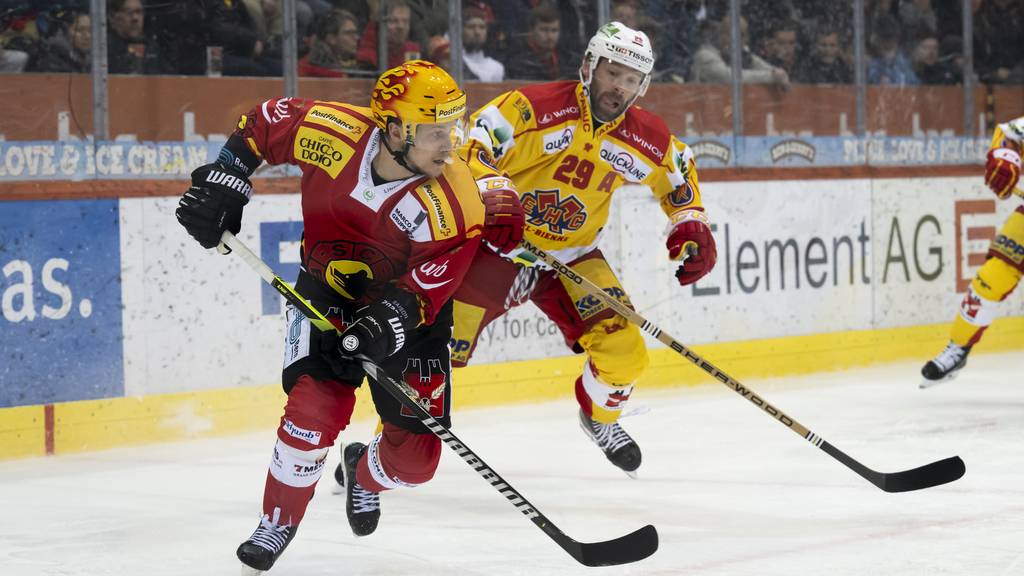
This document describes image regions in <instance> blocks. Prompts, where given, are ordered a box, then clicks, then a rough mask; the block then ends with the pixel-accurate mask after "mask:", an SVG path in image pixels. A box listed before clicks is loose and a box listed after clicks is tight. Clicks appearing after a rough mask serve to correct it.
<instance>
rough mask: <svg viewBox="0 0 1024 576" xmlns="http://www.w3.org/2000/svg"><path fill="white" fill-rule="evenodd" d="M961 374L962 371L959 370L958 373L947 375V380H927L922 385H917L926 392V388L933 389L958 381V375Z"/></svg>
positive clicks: (922, 381)
mask: <svg viewBox="0 0 1024 576" xmlns="http://www.w3.org/2000/svg"><path fill="white" fill-rule="evenodd" d="M959 372H960V371H959V370H957V371H956V372H953V373H951V374H949V375H947V376H946V377H945V378H939V379H938V380H929V379H927V378H925V379H923V380H921V383H920V384H918V385H917V389H918V390H924V389H925V388H932V387H935V386H938V385H939V384H944V383H946V382H949V381H950V380H954V379H956V375H957V374H959Z"/></svg>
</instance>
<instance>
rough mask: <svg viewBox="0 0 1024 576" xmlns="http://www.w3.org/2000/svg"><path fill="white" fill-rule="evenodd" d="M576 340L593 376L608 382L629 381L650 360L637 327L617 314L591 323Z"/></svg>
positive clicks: (610, 383) (633, 380) (642, 371)
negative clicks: (584, 352) (590, 366)
mask: <svg viewBox="0 0 1024 576" xmlns="http://www.w3.org/2000/svg"><path fill="white" fill-rule="evenodd" d="M579 343H580V346H581V347H582V348H583V349H584V350H585V351H586V352H587V354H588V355H589V356H590V361H591V362H592V363H593V367H594V369H595V374H596V375H597V377H598V378H599V379H600V380H601V381H602V382H606V383H608V384H609V385H611V386H623V385H626V384H632V383H633V382H635V381H636V380H637V379H638V378H640V375H641V374H643V373H644V370H646V369H647V365H648V364H649V363H650V359H649V358H648V356H647V346H646V345H645V344H644V338H643V336H642V335H641V334H640V329H639V328H637V327H636V325H634V324H632V323H630V322H629V321H628V320H626V319H625V318H622V317H619V316H616V317H615V318H608V319H606V320H602V321H600V322H597V323H596V324H594V325H593V326H591V327H590V328H589V329H588V330H587V332H586V333H585V334H584V335H583V336H582V337H581V338H580V340H579Z"/></svg>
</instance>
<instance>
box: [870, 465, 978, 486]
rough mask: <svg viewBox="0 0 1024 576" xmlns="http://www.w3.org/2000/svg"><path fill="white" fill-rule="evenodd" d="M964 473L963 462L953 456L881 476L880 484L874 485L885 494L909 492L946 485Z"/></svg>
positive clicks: (965, 468)
mask: <svg viewBox="0 0 1024 576" xmlns="http://www.w3.org/2000/svg"><path fill="white" fill-rule="evenodd" d="M966 471H967V467H966V466H965V465H964V461H963V460H961V459H960V457H959V456H953V457H952V458H946V459H945V460H939V461H938V462H932V463H931V464H926V465H924V466H921V467H920V468H914V469H913V470H904V471H903V472H892V473H890V474H881V476H882V478H881V484H878V483H877V482H876V483H875V484H876V485H877V486H878V487H879V488H881V489H882V490H885V491H886V492H910V491H911V490H921V489H924V488H931V487H932V486H939V485H942V484H948V483H950V482H952V481H954V480H957V479H959V478H960V477H961V476H963V475H964V473H965V472H966Z"/></svg>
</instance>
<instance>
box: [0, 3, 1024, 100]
mask: <svg viewBox="0 0 1024 576" xmlns="http://www.w3.org/2000/svg"><path fill="white" fill-rule="evenodd" d="M104 1H106V2H107V17H108V23H107V27H108V45H107V52H108V63H109V70H110V72H112V73H115V74H155V73H160V74H179V75H199V74H214V75H215V74H219V73H221V65H220V64H219V63H220V62H222V63H223V73H224V74H225V75H251V76H279V75H281V73H282V69H283V66H282V57H283V45H282V43H283V29H284V26H283V2H284V0H201V1H196V0H104ZM451 1H461V2H463V26H462V35H463V50H464V54H463V62H464V70H463V76H464V78H466V79H469V80H481V81H488V82H498V81H503V80H506V79H516V80H537V81H547V80H552V79H557V78H574V77H575V76H576V74H577V67H578V65H579V60H580V58H581V54H582V52H583V49H584V48H585V42H586V40H587V39H588V38H589V36H590V32H591V31H592V30H593V29H594V28H595V27H596V26H597V25H598V24H599V23H598V22H597V21H596V14H597V10H596V6H597V0H502V1H500V2H499V1H493V0H386V1H385V0H296V5H295V6H296V19H297V20H296V27H297V30H298V42H297V48H298V57H299V67H300V74H302V75H304V76H328V77H341V76H345V75H353V74H355V75H361V74H360V71H363V73H365V74H366V75H372V72H374V71H376V70H379V69H380V68H383V67H387V66H394V65H397V64H398V63H400V62H402V61H404V60H406V59H409V58H416V57H420V55H421V54H424V55H425V56H426V57H428V58H431V59H435V60H437V61H439V62H440V61H443V62H445V65H449V60H450V48H451V47H450V42H449V40H450V39H449V35H448V30H447V10H448V6H449V3H450V2H451ZM971 1H972V6H973V9H974V34H973V41H974V46H973V52H974V58H975V61H974V70H975V71H976V76H975V78H976V80H977V81H980V82H982V83H987V84H1024V1H1022V0H971ZM864 4H865V29H866V32H867V34H868V53H869V56H870V58H869V61H868V62H867V68H868V81H869V82H870V83H874V84H893V85H911V84H916V83H921V84H955V83H960V82H962V81H963V68H964V59H963V46H962V42H961V40H960V38H961V34H962V30H961V23H962V10H963V7H962V3H961V0H864ZM729 5H730V2H729V1H728V0H609V9H610V14H609V17H610V18H611V19H613V20H618V21H621V22H623V23H624V24H626V25H629V26H632V27H635V28H637V29H641V30H644V31H645V32H646V33H647V34H648V36H650V37H651V40H652V44H653V46H654V49H655V54H656V57H657V60H656V64H655V70H654V73H653V74H652V79H654V80H655V81H659V82H677V83H682V82H687V81H695V82H716V83H718V82H728V81H730V79H731V69H730V66H731V59H730V58H729V40H730V34H729V23H728V22H729V21H728V15H729ZM741 5H742V9H743V12H742V14H743V16H744V18H743V53H742V62H743V73H742V77H743V78H744V81H746V82H761V83H773V84H776V85H778V86H780V87H783V88H784V87H786V86H787V85H788V83H789V81H790V80H791V79H792V80H793V81H798V82H801V83H812V84H819V83H824V84H844V83H852V81H853V28H852V14H851V10H850V4H849V2H847V1H845V0H844V1H843V2H839V1H838V0H833V1H822V0H742V1H741ZM88 8H89V0H56V1H53V2H48V1H44V0H0V50H2V51H0V70H3V71H7V72H15V71H29V72H75V73H82V72H88V71H89V70H90V56H89V54H90V50H91V45H90V44H91V43H90V32H91V30H90V17H89V15H88ZM381 10H384V11H386V13H384V14H383V15H381V14H379V11H381ZM343 13H344V14H347V15H346V16H345V17H341V16H340V14H343ZM379 20H382V21H383V22H385V28H386V30H387V34H388V41H387V52H388V58H387V62H385V63H378V61H377V59H378V54H377V51H378V42H377V36H378V32H379V27H378V24H377V23H378V21H379ZM723 22H724V23H725V24H724V25H723V24H722V23H723ZM428 38H429V39H430V40H429V42H428V40H427V39H428ZM353 43H355V47H354V52H353ZM698 54H699V58H698Z"/></svg>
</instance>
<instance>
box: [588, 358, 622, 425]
mask: <svg viewBox="0 0 1024 576" xmlns="http://www.w3.org/2000/svg"><path fill="white" fill-rule="evenodd" d="M632 393H633V384H632V383H628V384H620V385H612V384H608V383H606V382H604V381H603V380H601V378H600V377H599V376H598V375H597V372H596V370H595V369H594V366H593V364H592V363H591V362H590V360H589V359H588V360H587V362H586V363H585V364H584V365H583V374H582V375H581V376H580V377H579V378H577V379H576V401H577V402H578V403H579V405H580V408H582V409H583V412H584V413H585V414H587V415H588V416H590V417H591V418H593V419H594V420H596V421H598V422H601V423H604V424H611V423H612V422H615V421H616V420H618V419H619V415H620V414H622V408H623V406H624V405H625V404H626V401H627V400H629V395H630V394H632Z"/></svg>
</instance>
